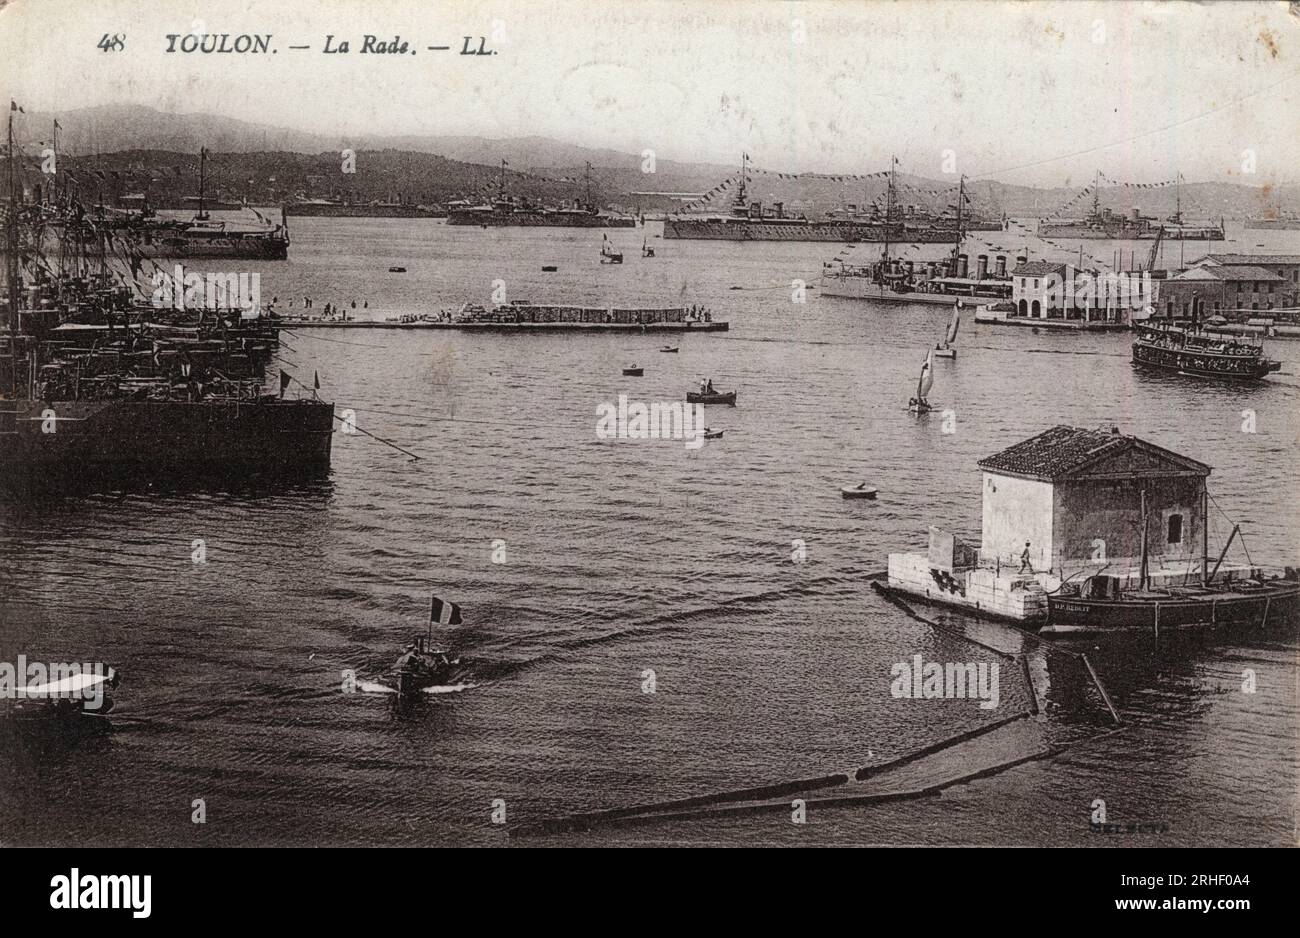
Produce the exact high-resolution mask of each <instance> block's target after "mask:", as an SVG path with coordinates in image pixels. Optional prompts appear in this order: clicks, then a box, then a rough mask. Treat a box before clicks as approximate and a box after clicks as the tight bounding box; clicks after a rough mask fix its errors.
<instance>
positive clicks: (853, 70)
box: [0, 0, 1300, 185]
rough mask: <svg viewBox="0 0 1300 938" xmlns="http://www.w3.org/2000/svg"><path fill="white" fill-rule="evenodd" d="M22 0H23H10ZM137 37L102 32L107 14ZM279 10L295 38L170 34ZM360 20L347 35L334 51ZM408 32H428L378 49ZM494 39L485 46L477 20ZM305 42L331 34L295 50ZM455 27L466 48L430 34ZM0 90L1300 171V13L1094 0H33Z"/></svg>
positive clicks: (377, 127)
mask: <svg viewBox="0 0 1300 938" xmlns="http://www.w3.org/2000/svg"><path fill="white" fill-rule="evenodd" d="M3 2H4V0H0V3H3ZM106 33H108V34H110V35H121V36H122V37H123V42H122V48H121V49H111V50H109V51H104V50H101V49H100V48H98V45H99V43H100V41H101V38H102V37H103V36H104V35H105V34H106ZM188 33H196V34H203V33H207V34H212V35H219V34H229V35H230V36H231V37H232V40H231V41H233V37H235V36H238V35H240V34H263V35H264V34H268V33H269V34H270V35H271V40H270V46H271V47H272V48H274V49H276V50H277V51H276V52H274V53H273V54H260V55H253V54H246V55H238V54H210V55H204V54H200V53H194V54H185V53H183V52H179V51H176V52H171V53H168V52H167V51H166V49H167V46H168V44H169V40H168V38H167V37H168V35H169V34H177V35H185V34H188ZM330 34H332V35H333V36H334V37H335V38H334V45H335V46H336V47H337V46H338V45H339V44H340V43H341V42H342V41H345V40H346V41H348V42H349V45H350V51H349V52H348V53H346V54H342V53H339V54H326V53H325V52H324V51H323V46H324V43H325V37H326V36H327V35H330ZM366 34H372V35H375V36H377V37H379V38H381V39H391V38H392V37H394V36H400V37H401V38H402V39H404V40H406V41H408V42H409V43H411V46H412V47H413V48H414V49H415V51H416V54H415V55H410V54H406V55H380V54H374V53H371V54H361V53H360V52H359V50H360V48H361V43H362V37H363V36H364V35H366ZM466 36H472V37H474V38H473V39H472V40H471V45H472V47H473V48H475V49H477V48H478V43H479V38H478V37H484V48H485V49H491V50H494V51H495V52H496V53H497V54H495V55H483V56H464V55H459V54H458V51H459V50H460V48H461V47H462V43H463V42H464V37H466ZM290 45H308V46H310V47H311V48H310V49H307V50H291V49H289V48H288V47H289V46H290ZM433 45H450V46H452V47H453V49H452V50H451V51H440V52H434V51H428V49H427V47H428V46H433ZM0 91H3V92H4V93H6V94H7V95H8V96H9V97H12V98H15V99H17V100H18V101H19V102H20V103H22V104H24V105H25V106H27V107H28V108H30V109H32V110H39V111H52V110H55V111H57V110H67V109H72V108H78V107H86V106H92V105H101V104H121V103H136V104H143V105H148V106H151V107H155V108H158V109H160V110H164V111H172V112H188V113H195V112H210V113H217V114H224V115H228V116H231V117H237V118H240V119H242V120H248V121H254V122H258V123H266V124H272V125H276V126H284V127H290V128H294V129H299V130H307V131H313V132H320V133H327V134H337V135H340V136H344V135H354V134H361V133H370V134H432V135H438V134H456V135H481V136H485V137H493V138H501V137H517V136H529V135H540V136H547V137H553V138H556V139H558V140H562V141H564V142H568V143H577V144H582V145H589V146H598V147H609V148H613V149H617V150H621V151H626V152H632V153H641V152H643V151H644V150H647V149H649V150H653V151H654V152H655V154H656V157H657V158H658V159H676V160H688V161H706V162H714V163H725V164H731V163H736V162H738V161H739V158H740V154H741V153H742V152H744V153H748V154H749V156H750V157H751V159H752V160H753V162H754V163H755V164H756V165H757V166H760V167H763V168H766V169H770V170H774V171H782V172H808V171H820V172H831V173H866V172H872V171H876V170H878V169H883V168H886V167H887V166H888V161H889V157H890V155H897V157H898V158H899V161H900V165H901V167H902V168H903V169H904V170H905V171H908V172H913V173H917V174H919V175H925V176H932V177H933V176H937V175H939V174H940V173H941V172H943V170H945V169H955V171H956V172H960V173H964V174H966V175H968V176H971V177H976V178H995V179H999V180H1002V181H1004V182H1011V183H1023V184H1029V185H1079V184H1082V183H1083V182H1085V181H1087V180H1089V179H1091V177H1092V173H1093V171H1094V170H1095V169H1100V170H1101V171H1103V172H1105V173H1106V174H1107V175H1108V176H1110V177H1111V178H1113V179H1117V180H1121V181H1130V182H1160V181H1164V180H1167V179H1170V178H1172V176H1173V174H1174V173H1176V172H1180V171H1181V172H1182V173H1183V174H1184V176H1185V177H1186V178H1187V179H1189V180H1196V181H1199V180H1215V181H1236V182H1245V183H1250V184H1285V183H1294V182H1297V181H1300V163H1298V162H1297V161H1296V160H1295V154H1296V153H1297V151H1298V150H1297V144H1300V139H1298V138H1300V120H1297V116H1300V13H1293V12H1290V11H1289V8H1288V5H1287V4H1285V3H1265V2H1225V3H1179V2H1165V3H1126V2H1100V3H1092V2H1087V0H1068V2H1065V0H1052V2H1032V0H1030V2H994V0H965V2H957V0H947V2H944V0H897V2H890V0H834V2H809V3H802V2H787V0H582V2H579V0H529V2H510V0H472V2H469V0H464V2H462V0H438V2H425V3H417V2H408V0H316V2H303V0H274V2H270V0H255V2H254V0H205V2H192V0H140V2H125V0H95V2H94V3H83V2H73V0H9V2H8V3H7V4H4V5H3V6H2V7H0Z"/></svg>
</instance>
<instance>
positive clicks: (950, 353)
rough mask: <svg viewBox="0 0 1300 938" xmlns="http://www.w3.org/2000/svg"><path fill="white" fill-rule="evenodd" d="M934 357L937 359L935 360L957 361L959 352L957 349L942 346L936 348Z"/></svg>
mask: <svg viewBox="0 0 1300 938" xmlns="http://www.w3.org/2000/svg"><path fill="white" fill-rule="evenodd" d="M934 357H935V358H953V359H955V358H956V357H957V350H956V349H955V348H951V347H944V346H942V345H936V346H935V348H934Z"/></svg>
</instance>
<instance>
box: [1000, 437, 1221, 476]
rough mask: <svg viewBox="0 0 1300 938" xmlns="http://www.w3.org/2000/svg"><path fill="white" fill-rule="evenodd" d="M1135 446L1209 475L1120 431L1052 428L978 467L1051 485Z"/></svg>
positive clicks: (1200, 466) (1184, 459)
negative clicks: (1052, 482) (1054, 481)
mask: <svg viewBox="0 0 1300 938" xmlns="http://www.w3.org/2000/svg"><path fill="white" fill-rule="evenodd" d="M1135 446H1137V447H1141V448H1142V449H1145V450H1148V451H1154V452H1157V453H1160V454H1163V455H1164V456H1165V457H1166V458H1168V459H1169V460H1170V461H1172V462H1176V463H1178V464H1180V465H1181V466H1182V467H1183V468H1186V469H1194V470H1196V471H1198V472H1199V471H1200V470H1204V474H1207V475H1208V474H1209V471H1210V469H1209V467H1208V466H1205V465H1204V464H1202V463H1198V462H1196V461H1195V460H1193V459H1188V458H1187V457H1186V456H1179V455H1178V454H1177V453H1171V452H1169V451H1168V450H1162V449H1160V447H1158V446H1155V445H1153V444H1151V443H1147V442H1145V441H1143V440H1139V439H1138V438H1137V437H1133V436H1124V435H1123V434H1121V433H1119V432H1118V431H1115V432H1110V431H1106V430H1084V429H1081V428H1079V427H1067V426H1057V427H1052V429H1050V430H1046V431H1044V432H1042V433H1040V434H1038V436H1034V437H1030V438H1029V439H1027V440H1023V441H1021V442H1020V443H1017V444H1016V445H1015V446H1012V447H1010V448H1008V449H1004V450H1003V451H1002V452H1000V453H994V454H993V455H992V456H989V457H987V458H985V459H981V460H980V461H979V467H980V468H981V469H986V470H989V471H991V472H1003V473H1010V474H1012V475H1017V476H1028V477H1030V478H1034V479H1039V480H1041V481H1044V482H1050V481H1053V480H1055V479H1060V478H1062V477H1064V476H1066V475H1069V474H1071V473H1073V472H1075V471H1077V470H1079V469H1082V468H1084V467H1085V466H1088V465H1091V464H1092V463H1094V462H1096V461H1097V460H1099V459H1101V458H1103V457H1105V456H1109V455H1114V454H1117V453H1119V452H1122V451H1124V450H1127V449H1129V448H1131V447H1135Z"/></svg>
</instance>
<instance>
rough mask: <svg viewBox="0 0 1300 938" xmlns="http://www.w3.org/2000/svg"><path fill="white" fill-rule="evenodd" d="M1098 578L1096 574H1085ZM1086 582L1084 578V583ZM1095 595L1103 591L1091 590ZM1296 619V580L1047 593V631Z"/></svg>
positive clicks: (1299, 591) (1299, 602) (1299, 599)
mask: <svg viewBox="0 0 1300 938" xmlns="http://www.w3.org/2000/svg"><path fill="white" fill-rule="evenodd" d="M1090 579H1097V578H1095V577H1094V578H1090ZM1085 582H1086V581H1085ZM1096 592H1097V593H1098V594H1100V593H1102V592H1103V591H1102V590H1097V591H1096ZM1297 620H1300V578H1297V577H1296V572H1295V571H1289V575H1288V576H1285V577H1270V578H1267V579H1266V578H1263V577H1257V578H1251V579H1247V580H1229V581H1228V582H1226V583H1218V584H1214V583H1212V584H1208V585H1206V586H1199V585H1196V586H1183V587H1170V588H1168V589H1147V590H1129V591H1126V592H1117V593H1116V594H1114V596H1113V598H1112V597H1111V596H1105V595H1088V596H1086V598H1085V595H1080V596H1056V595H1049V596H1048V597H1047V625H1045V626H1043V628H1042V631H1043V632H1044V633H1046V634H1049V635H1051V634H1057V635H1062V634H1065V635H1068V634H1085V633H1095V632H1108V631H1111V630H1112V629H1146V630H1148V631H1151V632H1155V633H1158V632H1160V631H1161V630H1162V629H1183V628H1193V627H1201V626H1211V625H1231V624H1234V623H1244V624H1254V625H1258V626H1259V627H1261V628H1263V627H1265V626H1267V625H1269V624H1270V623H1272V624H1274V625H1276V624H1279V623H1282V622H1286V621H1291V622H1295V621H1297Z"/></svg>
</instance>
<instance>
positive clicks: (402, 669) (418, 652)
mask: <svg viewBox="0 0 1300 938" xmlns="http://www.w3.org/2000/svg"><path fill="white" fill-rule="evenodd" d="M461 621H462V620H461V615H460V606H459V605H457V604H456V603H452V602H447V601H446V600H443V599H439V598H438V597H437V596H434V597H432V599H431V601H430V605H429V626H428V630H427V632H426V634H424V635H416V636H415V637H413V638H412V639H411V640H410V641H409V642H407V643H406V648H405V649H404V650H403V652H402V654H401V657H399V658H398V659H397V660H396V661H395V662H394V663H393V667H392V670H391V671H390V672H389V677H390V679H391V682H392V684H393V685H394V686H389V685H388V684H380V683H377V682H374V681H358V682H357V689H358V690H360V691H361V692H362V693H365V694H385V695H389V696H390V697H391V698H392V700H393V701H394V702H395V703H397V704H399V705H402V706H405V705H409V704H410V703H411V702H412V701H414V700H416V699H418V697H419V695H421V694H441V693H452V692H454V691H460V690H468V689H469V688H471V687H473V686H475V685H473V684H463V683H455V684H453V683H452V682H453V681H455V680H457V678H458V677H459V676H460V674H461V668H462V666H463V664H464V662H463V661H462V659H461V658H460V656H458V655H454V654H453V653H452V652H450V651H447V650H446V649H441V648H435V647H434V646H433V626H434V624H435V623H437V624H438V625H440V626H452V625H460V624H461Z"/></svg>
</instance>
